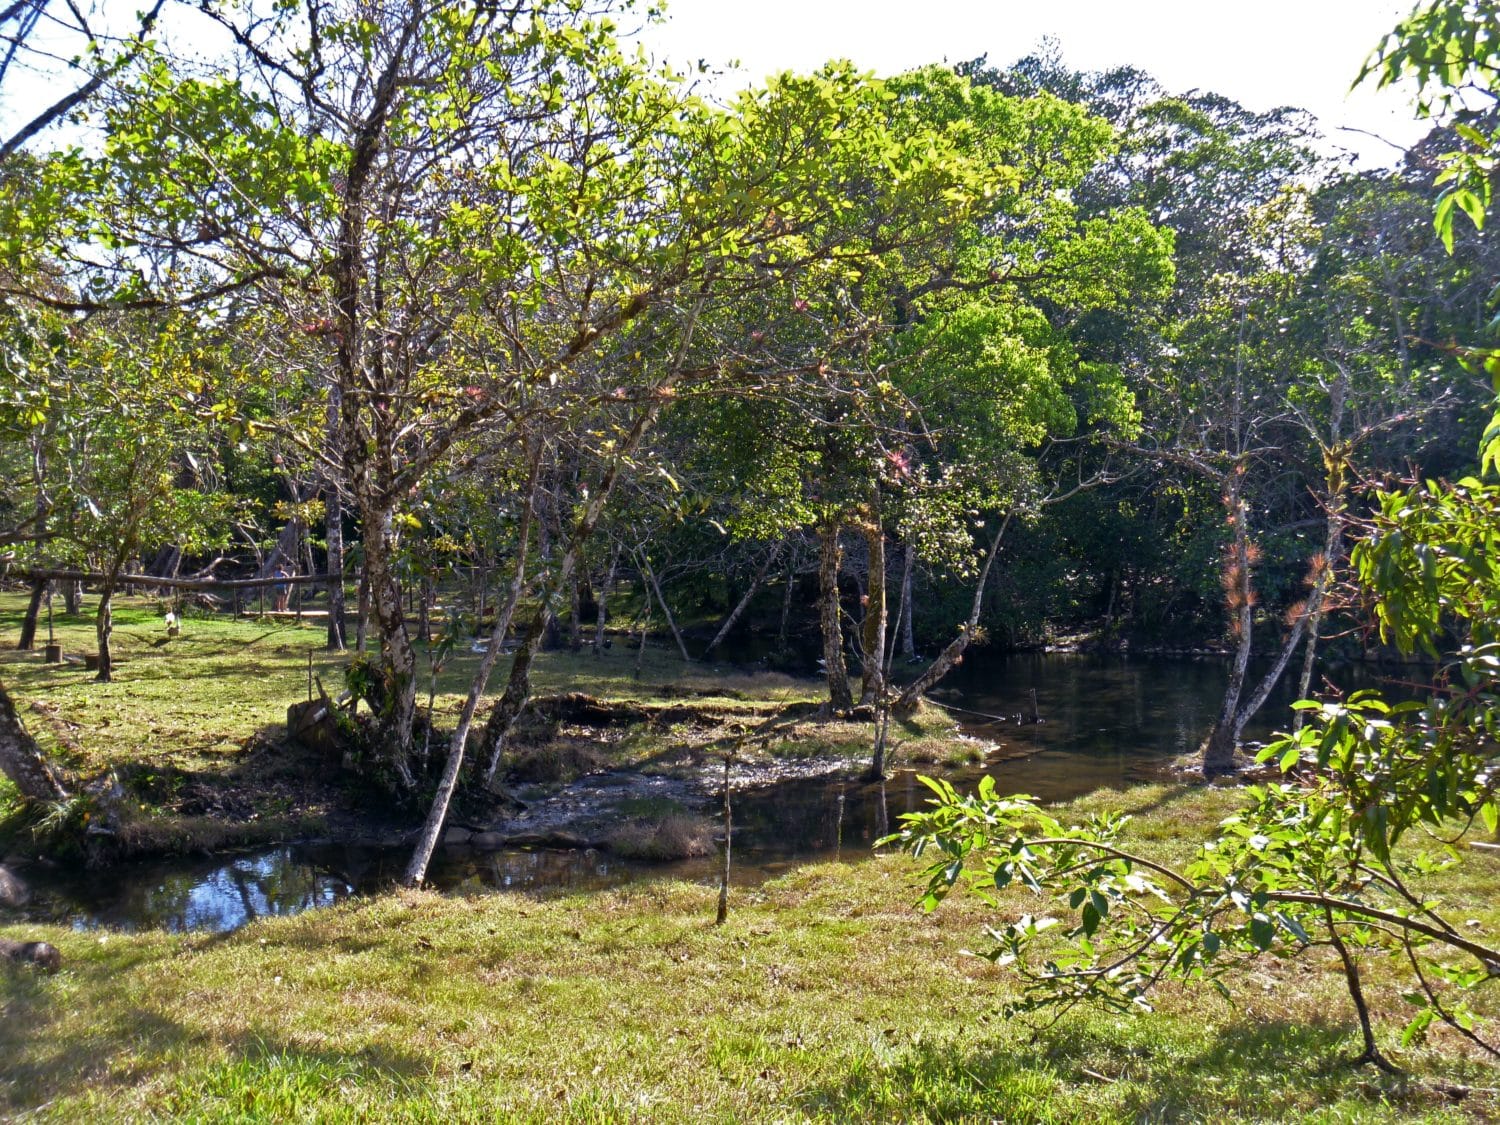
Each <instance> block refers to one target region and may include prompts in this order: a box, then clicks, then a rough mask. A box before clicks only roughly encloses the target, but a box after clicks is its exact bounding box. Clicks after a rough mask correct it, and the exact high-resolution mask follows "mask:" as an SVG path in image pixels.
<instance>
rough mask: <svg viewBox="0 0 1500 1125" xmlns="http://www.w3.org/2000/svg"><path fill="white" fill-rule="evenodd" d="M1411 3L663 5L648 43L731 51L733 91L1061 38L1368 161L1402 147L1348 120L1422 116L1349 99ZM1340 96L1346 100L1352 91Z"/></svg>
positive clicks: (1084, 59)
mask: <svg viewBox="0 0 1500 1125" xmlns="http://www.w3.org/2000/svg"><path fill="white" fill-rule="evenodd" d="M1414 3H1415V0H1050V2H1049V0H862V2H861V0H752V2H746V0H668V8H667V15H668V22H667V24H666V26H664V27H657V28H650V29H647V31H646V32H645V34H644V36H643V42H645V43H646V44H647V46H648V48H649V49H651V50H653V51H656V52H660V53H662V54H664V55H665V56H666V57H669V58H671V59H672V61H674V62H676V63H677V64H679V65H689V64H692V63H695V62H696V61H697V60H698V59H699V58H703V59H706V60H707V61H708V62H709V63H710V64H713V65H723V64H725V63H727V62H729V61H730V60H731V59H738V60H739V61H740V62H741V63H742V64H743V65H742V70H741V71H740V72H739V73H738V74H736V75H734V76H733V80H734V82H733V84H734V85H735V86H744V85H748V84H749V83H751V82H753V81H758V80H759V79H761V78H763V77H764V76H765V75H767V74H769V73H772V72H775V71H780V70H810V69H813V68H815V67H818V66H820V65H822V64H823V63H824V62H826V61H828V60H829V59H831V58H847V59H850V60H852V61H853V62H854V63H855V64H856V65H858V66H860V67H862V68H864V69H868V70H873V71H876V72H877V73H882V74H889V73H893V72H896V71H899V70H904V69H908V68H910V67H913V66H920V65H922V64H924V63H931V62H941V61H943V60H944V59H946V60H947V61H948V62H951V63H956V62H962V61H965V60H967V59H972V58H975V57H976V56H978V55H984V54H988V55H989V61H990V63H991V64H994V65H1005V64H1008V63H1010V62H1013V61H1014V60H1015V59H1017V58H1020V57H1021V56H1022V55H1026V54H1029V53H1030V52H1031V51H1032V50H1033V48H1035V47H1036V46H1037V44H1038V43H1039V42H1040V41H1041V39H1042V37H1043V36H1052V37H1054V38H1056V39H1057V40H1058V41H1059V42H1060V44H1061V46H1062V51H1063V58H1064V60H1065V61H1066V62H1067V64H1068V65H1069V66H1072V67H1075V68H1077V69H1081V70H1103V69H1107V68H1109V67H1112V66H1118V65H1122V64H1130V65H1133V66H1136V67H1138V68H1140V69H1141V70H1144V71H1146V72H1147V73H1148V74H1151V75H1153V76H1154V77H1155V78H1156V79H1157V80H1158V81H1160V82H1161V83H1162V85H1163V86H1165V87H1166V88H1167V89H1168V90H1169V91H1171V92H1173V93H1182V92H1186V91H1187V90H1191V89H1202V90H1211V91H1213V92H1215V93H1220V94H1224V95H1226V96H1228V97H1231V98H1233V99H1235V100H1236V101H1238V102H1240V103H1242V104H1243V105H1245V106H1246V107H1247V108H1249V109H1252V110H1267V109H1272V108H1274V107H1276V106H1281V105H1293V106H1297V107H1299V108H1302V109H1307V110H1310V111H1312V112H1313V113H1314V114H1315V115H1316V116H1317V117H1318V118H1319V120H1320V121H1322V122H1323V127H1324V132H1325V133H1326V134H1328V137H1329V140H1330V141H1331V142H1332V143H1333V144H1335V145H1338V146H1340V147H1347V148H1351V149H1353V150H1355V151H1356V152H1358V153H1359V155H1360V156H1361V157H1362V158H1363V162H1364V163H1366V164H1387V163H1390V162H1391V161H1392V160H1393V159H1395V158H1396V157H1397V156H1398V155H1399V154H1398V153H1397V152H1396V150H1394V149H1392V148H1391V147H1390V146H1388V145H1383V144H1381V143H1380V142H1379V141H1376V140H1373V139H1371V138H1369V137H1365V136H1361V135H1358V134H1354V133H1347V132H1340V131H1339V129H1338V126H1341V125H1348V126H1354V127H1357V128H1361V129H1365V130H1368V131H1370V132H1373V133H1378V134H1379V135H1381V136H1383V137H1386V138H1387V139H1389V140H1391V141H1394V142H1396V143H1397V144H1399V145H1401V146H1402V147H1405V146H1406V145H1409V144H1410V143H1411V142H1413V141H1415V140H1416V139H1418V138H1419V137H1421V136H1422V135H1423V134H1424V133H1425V132H1426V130H1427V126H1426V125H1425V124H1421V123H1417V122H1415V121H1414V120H1413V116H1412V112H1411V109H1410V106H1409V103H1408V101H1407V98H1406V96H1405V95H1404V94H1403V93H1402V92H1400V91H1394V90H1387V91H1384V92H1382V93H1380V94H1378V95H1377V94H1375V93H1374V92H1373V90H1365V89H1363V88H1362V89H1361V90H1360V91H1358V92H1356V93H1354V94H1349V93H1348V91H1349V87H1350V84H1351V83H1352V82H1353V81H1354V77H1355V75H1357V74H1358V73H1359V68H1360V65H1361V64H1362V63H1363V62H1364V60H1365V58H1366V56H1367V55H1368V54H1369V52H1370V50H1371V49H1372V48H1373V47H1374V46H1375V45H1376V43H1378V42H1379V41H1380V38H1381V37H1382V36H1383V35H1384V34H1385V33H1386V32H1387V31H1389V30H1390V29H1391V28H1392V27H1394V26H1395V25H1396V23H1397V22H1398V21H1399V20H1400V19H1401V18H1402V17H1403V16H1405V15H1406V14H1407V13H1408V12H1410V11H1411V8H1412V6H1413V4H1414ZM1346 95H1347V96H1346Z"/></svg>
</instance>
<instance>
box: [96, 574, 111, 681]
mask: <svg viewBox="0 0 1500 1125" xmlns="http://www.w3.org/2000/svg"><path fill="white" fill-rule="evenodd" d="M114 596H115V580H114V578H113V576H111V577H110V578H109V579H107V580H106V581H105V583H104V585H103V587H102V588H101V589H100V590H99V608H98V609H97V610H96V611H95V613H94V639H95V640H96V641H97V642H98V645H99V672H98V674H97V675H96V676H95V677H94V678H95V679H96V680H98V681H99V682H100V683H101V684H107V683H109V682H110V679H111V677H113V675H114V654H113V653H111V652H110V648H109V638H110V635H111V634H112V633H113V632H114V631H115V615H114V609H113V602H114Z"/></svg>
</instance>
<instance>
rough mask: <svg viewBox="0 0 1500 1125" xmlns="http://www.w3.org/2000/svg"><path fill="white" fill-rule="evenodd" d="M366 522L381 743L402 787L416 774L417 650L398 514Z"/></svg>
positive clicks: (379, 512)
mask: <svg viewBox="0 0 1500 1125" xmlns="http://www.w3.org/2000/svg"><path fill="white" fill-rule="evenodd" d="M361 516H362V522H363V524H364V526H365V529H366V531H365V573H366V575H367V577H368V579H369V583H370V610H371V613H372V614H373V615H374V620H375V624H376V627H377V629H378V631H379V638H380V674H381V679H382V680H383V682H384V683H383V686H384V689H385V699H384V702H383V705H382V708H381V712H382V713H381V714H380V715H378V716H377V720H378V722H379V724H380V734H379V742H380V748H381V752H382V754H383V755H384V756H385V758H386V760H387V761H388V762H389V763H390V765H391V767H392V769H394V770H395V773H396V779H397V781H398V782H399V784H400V786H401V787H402V788H403V789H408V790H409V789H411V788H412V787H413V786H414V785H415V784H416V779H415V778H414V777H413V776H412V773H411V762H410V759H411V750H412V727H413V724H414V722H415V720H416V714H417V654H416V650H415V649H413V648H412V644H411V638H410V637H409V636H408V635H407V632H406V615H405V613H404V611H403V607H402V605H401V583H400V580H399V579H398V578H397V576H396V572H395V569H394V567H393V563H394V562H395V559H394V557H393V556H394V553H395V536H394V532H393V530H392V520H393V518H394V513H393V512H392V511H391V509H389V508H385V509H378V508H377V509H373V510H368V511H365V512H362V513H361Z"/></svg>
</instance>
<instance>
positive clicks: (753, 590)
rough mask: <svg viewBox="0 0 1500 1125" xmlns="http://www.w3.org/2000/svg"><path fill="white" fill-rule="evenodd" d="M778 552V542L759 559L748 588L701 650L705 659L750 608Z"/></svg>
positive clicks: (779, 547) (779, 545) (779, 552)
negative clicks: (757, 568) (758, 567)
mask: <svg viewBox="0 0 1500 1125" xmlns="http://www.w3.org/2000/svg"><path fill="white" fill-rule="evenodd" d="M779 554H781V544H780V543H776V544H774V545H773V546H772V547H771V549H770V550H769V551H767V552H766V557H765V558H764V559H763V560H762V561H761V564H760V569H759V570H757V571H756V572H755V577H754V578H752V579H751V580H750V588H749V589H748V590H746V591H745V596H744V597H742V598H740V600H739V601H738V602H736V603H735V606H734V609H732V610H730V612H729V616H728V617H726V618H724V624H722V625H720V626H719V631H718V632H717V633H715V634H714V639H713V640H711V641H709V642H708V647H707V648H706V649H704V650H703V657H704V659H705V660H706V659H707V658H708V654H709V653H711V652H713V650H714V649H716V648H718V647H719V646H720V645H721V644H723V643H724V638H725V637H727V636H729V632H730V630H731V629H733V628H734V627H735V625H737V624H738V623H739V620H740V618H741V617H743V616H744V615H745V610H747V609H749V608H750V603H751V602H752V601H754V600H755V595H756V594H758V593H759V592H760V588H761V587H762V586H763V585H765V581H766V575H768V574H769V573H770V572H771V567H772V565H773V564H774V563H775V562H776V557H777V556H778V555H779Z"/></svg>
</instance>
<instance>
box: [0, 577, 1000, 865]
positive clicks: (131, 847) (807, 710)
mask: <svg viewBox="0 0 1500 1125" xmlns="http://www.w3.org/2000/svg"><path fill="white" fill-rule="evenodd" d="M59 608H60V607H59ZM24 609H25V597H24V596H23V595H20V594H15V593H7V594H0V638H4V637H14V636H16V635H17V634H18V633H19V630H20V622H21V616H22V613H23V611H24ZM164 612H165V609H164V606H163V605H160V604H157V603H155V602H153V601H151V600H149V599H144V598H123V599H117V604H116V609H115V621H116V627H115V633H114V648H115V651H116V655H117V657H118V658H119V660H120V665H119V667H118V668H117V670H116V674H115V679H114V682H113V683H109V684H101V683H98V682H97V681H96V680H95V679H94V677H93V675H92V674H91V673H88V672H86V671H84V669H83V667H82V665H81V664H66V665H62V666H55V665H54V666H49V665H45V664H43V663H42V658H41V654H40V651H37V652H30V653H21V652H16V651H15V650H14V649H11V648H9V647H8V646H5V647H3V648H0V679H3V680H4V682H5V684H6V686H7V688H8V690H9V691H10V692H11V694H12V695H13V696H14V697H15V698H16V700H17V702H18V706H19V707H20V710H21V714H22V717H23V719H24V721H25V722H26V723H27V726H28V728H29V729H30V731H31V732H32V733H33V735H34V736H35V737H36V738H37V740H38V741H39V742H40V743H41V744H42V745H43V747H44V749H46V751H47V752H48V753H49V754H51V755H54V756H55V757H56V758H57V759H58V760H59V761H61V762H63V763H64V764H66V765H67V766H69V767H70V768H72V769H74V770H77V771H78V772H80V773H82V774H84V775H85V776H92V775H96V774H99V773H101V772H103V771H104V770H106V769H111V768H112V769H114V770H115V771H116V772H117V775H118V776H119V777H120V779H121V780H122V781H123V783H124V784H125V786H126V788H127V790H128V792H129V794H130V797H131V802H130V804H131V806H132V807H131V808H130V810H129V811H130V813H131V814H132V816H131V819H130V821H129V823H128V824H127V826H126V828H125V829H124V831H122V833H121V836H120V839H119V843H120V845H121V848H122V850H123V851H125V852H135V853H149V852H179V851H189V850H194V849H213V848H221V847H227V846H232V845H240V844H254V843H260V842H265V841H269V840H275V839H285V838H293V837H297V836H307V835H329V834H333V835H339V834H351V833H353V832H354V830H355V827H356V826H357V822H358V821H359V820H360V819H361V818H364V819H366V820H367V819H368V815H369V809H370V807H371V802H370V800H369V794H367V793H364V792H360V791H351V790H350V789H349V787H348V786H346V785H344V784H343V781H344V780H345V779H343V778H341V777H340V776H339V774H338V770H337V768H336V764H334V763H329V762H325V761H323V760H321V759H319V758H318V756H317V755H315V754H312V753H310V752H303V751H300V750H297V749H295V748H289V747H286V746H284V745H283V744H282V742H281V740H282V737H283V734H284V723H285V718H286V708H287V705H288V704H290V703H293V702H296V701H298V700H301V699H303V698H305V696H306V694H307V685H308V671H309V666H310V667H311V670H312V674H313V676H314V677H315V678H316V679H317V680H319V681H321V682H322V684H323V685H324V686H325V687H326V688H327V690H328V691H329V692H330V693H333V694H337V693H338V692H339V691H340V690H341V688H342V684H343V670H344V667H345V665H346V664H347V662H348V660H349V659H350V657H349V655H348V654H330V653H327V652H325V651H324V648H323V639H324V634H323V628H322V626H321V624H314V623H311V622H309V623H308V624H305V625H298V624H297V623H295V622H293V621H289V620H275V621H267V620H257V619H255V618H242V619H239V620H234V619H230V618H227V617H223V616H190V617H189V618H188V619H187V620H186V621H185V622H184V623H183V627H182V634H181V635H180V636H178V637H175V638H170V639H169V638H168V637H167V635H166V629H165V626H164V623H163V620H162V614H163V613H164ZM54 628H55V631H56V634H57V638H58V640H59V641H60V643H61V644H62V647H63V651H64V653H65V654H66V655H74V656H76V655H78V654H81V653H84V652H89V651H92V650H93V648H94V623H93V617H92V614H91V613H90V612H85V613H83V614H79V615H73V616H69V615H66V614H61V613H58V614H57V615H56V616H55V619H54ZM43 636H44V637H45V624H44V625H43ZM479 659H480V657H479V655H478V654H476V653H473V652H470V651H468V650H466V649H460V650H459V651H458V652H457V653H455V654H454V655H453V657H452V658H451V659H450V661H449V662H448V664H447V666H446V667H445V668H444V669H443V670H442V671H441V673H440V675H439V677H438V680H437V685H436V686H437V692H436V696H435V711H436V713H437V716H438V718H437V722H438V725H439V726H440V727H441V726H443V725H444V724H446V723H450V722H452V721H453V719H454V717H455V716H456V715H457V713H458V711H459V709H460V707H461V706H462V703H463V698H464V695H465V693H466V692H467V690H468V685H469V679H470V677H471V676H472V674H473V672H474V670H475V668H476V666H477V664H478V661H479ZM419 669H420V670H422V672H423V681H424V682H423V683H422V685H421V696H422V700H421V702H422V703H423V705H424V706H425V703H426V687H427V685H426V683H425V679H426V676H425V672H426V662H425V659H422V658H421V657H419ZM504 675H505V666H504V664H502V665H501V666H500V667H499V668H498V669H497V670H496V672H495V674H494V677H493V678H492V687H494V688H496V689H497V690H498V688H499V687H500V686H501V685H502V684H503V682H504V679H503V677H504ZM533 684H534V690H535V692H536V694H538V695H548V694H560V693H566V692H577V691H580V690H581V691H585V692H586V693H587V694H589V695H592V696H594V697H596V698H598V699H601V700H604V701H606V702H609V703H621V704H623V703H633V704H638V705H641V706H644V707H647V708H649V709H654V711H653V713H660V718H658V719H653V720H650V721H647V722H641V723H636V724H635V725H634V726H618V727H612V728H602V727H592V728H590V727H580V726H578V725H576V724H573V725H568V724H561V725H559V724H552V725H550V726H547V725H545V724H542V725H541V726H536V725H535V724H533V729H532V730H531V734H530V736H529V740H528V738H527V737H525V736H524V732H525V729H526V728H524V727H523V732H522V734H523V737H520V738H518V739H517V740H516V741H515V743H514V748H513V755H512V760H511V762H510V766H511V769H512V779H513V780H514V781H516V782H518V783H521V784H531V785H540V786H542V787H544V788H545V787H546V786H549V785H558V784H565V783H567V782H569V781H572V780H574V779H576V778H577V777H579V776H581V775H583V774H585V773H589V772H593V771H596V770H600V769H606V768H644V769H647V770H649V771H651V772H656V773H677V772H680V771H682V770H684V769H688V770H692V769H696V768H698V767H699V766H701V765H702V764H703V762H704V760H705V759H704V753H703V751H704V748H705V747H708V746H711V745H716V744H721V743H722V742H723V741H724V739H725V738H726V737H727V736H730V735H731V734H732V733H733V732H736V731H740V732H742V731H745V730H751V729H754V728H757V727H759V726H761V725H763V724H764V723H766V722H767V721H768V720H772V719H773V718H775V717H776V716H778V715H780V714H782V713H783V712H786V713H787V714H786V717H785V718H783V719H777V720H776V723H775V729H774V732H773V734H772V737H771V738H770V739H769V741H767V742H765V743H764V744H762V745H759V746H757V747H753V748H751V749H750V750H749V751H748V752H747V753H746V754H745V755H744V757H746V758H747V759H749V760H751V761H755V760H760V761H770V760H775V759H780V758H788V759H805V758H816V759H824V758H836V759H843V760H847V761H853V760H856V759H862V758H865V757H867V756H868V755H869V753H870V726H869V724H868V723H858V722H832V723H825V722H819V721H816V720H815V719H814V717H813V716H812V715H811V711H812V709H813V707H814V706H815V705H816V704H817V703H818V702H819V701H820V699H821V696H822V685H821V684H820V683H819V682H817V681H815V680H799V679H793V678H791V677H788V676H785V675H781V674H779V673H771V672H755V673H745V672H740V671H736V670H734V669H732V668H729V667H727V666H724V665H716V664H712V663H709V664H692V665H684V664H683V663H682V661H681V660H680V659H678V658H677V656H676V655H675V652H673V651H669V650H667V649H663V648H654V647H650V646H648V648H647V650H646V652H645V653H644V655H643V659H641V660H639V661H638V660H637V652H636V651H635V650H633V649H630V650H627V649H626V648H625V647H624V646H623V645H617V646H615V647H614V648H612V649H609V650H606V651H605V652H604V653H602V654H600V655H597V656H596V655H595V654H594V653H593V651H592V650H586V651H584V652H581V653H573V652H566V651H564V652H548V653H543V654H541V656H540V657H539V659H538V661H537V665H536V669H535V673H534V675H533ZM955 735H956V728H955V726H954V724H953V722H952V721H951V719H949V718H948V717H947V716H946V715H944V714H943V713H942V712H939V711H937V710H935V709H933V710H924V711H922V712H919V713H918V714H917V715H915V716H912V717H910V718H907V719H904V720H902V721H898V722H896V723H894V724H893V726H892V744H893V752H892V760H893V761H894V762H900V761H903V760H922V761H938V760H944V761H946V760H952V759H954V757H955V755H957V754H965V755H969V756H972V755H973V753H974V751H973V749H972V747H969V748H967V749H964V748H961V747H959V744H958V743H957V742H956V741H955ZM13 811H14V809H13V806H12V804H11V801H10V799H9V798H8V796H7V793H6V792H5V790H4V789H0V845H3V846H4V847H10V848H24V847H30V846H32V845H31V842H30V840H29V837H30V835H31V834H30V832H29V830H28V829H29V827H30V823H29V822H24V823H23V821H22V819H21V818H18V817H15V816H12V815H7V814H8V812H13Z"/></svg>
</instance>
